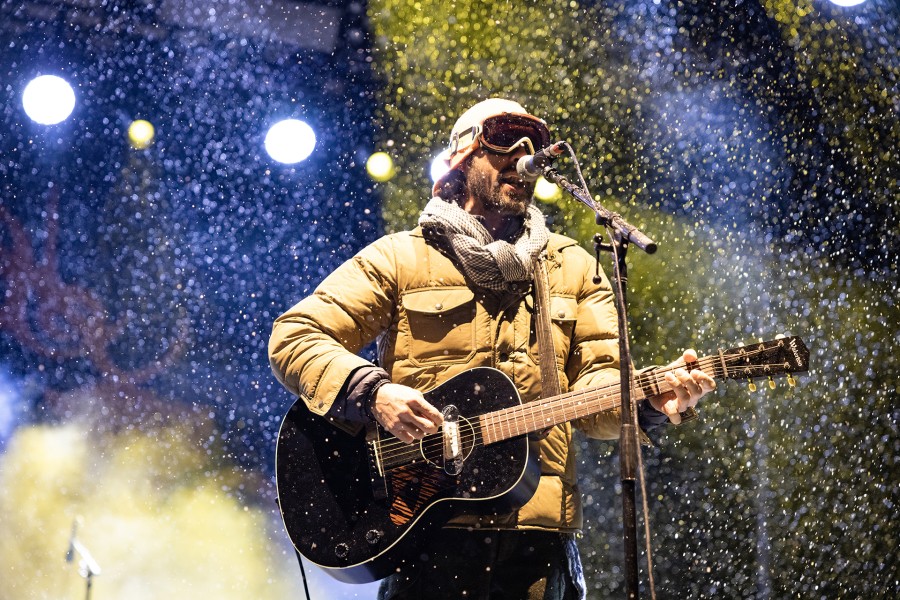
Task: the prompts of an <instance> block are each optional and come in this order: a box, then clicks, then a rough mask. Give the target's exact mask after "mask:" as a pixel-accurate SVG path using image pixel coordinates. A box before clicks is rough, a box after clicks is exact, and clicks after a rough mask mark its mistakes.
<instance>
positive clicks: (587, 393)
mask: <svg viewBox="0 0 900 600" xmlns="http://www.w3.org/2000/svg"><path fill="white" fill-rule="evenodd" d="M766 350H767V349H754V350H750V351H748V352H746V353H745V354H731V355H724V359H725V365H726V367H728V366H732V365H735V364H737V363H740V362H744V361H746V360H747V358H749V357H751V356H753V355H754V354H758V353H761V352H765V351H766ZM721 362H722V357H720V356H717V355H716V356H708V357H704V358H701V359H698V360H697V361H696V367H695V368H700V369H704V370H706V368H707V367H711V370H712V371H713V375H714V376H717V377H724V376H725V373H723V372H722V365H721ZM783 364H784V363H773V364H771V365H768V364H767V365H749V366H752V367H753V368H755V369H759V368H766V367H781V366H783ZM691 366H692V367H693V366H694V365H691ZM683 367H684V366H683V365H674V366H672V367H662V368H659V369H655V370H653V371H649V372H646V373H642V374H640V375H639V376H638V377H636V378H635V386H636V387H639V388H640V387H644V385H646V384H650V383H652V382H651V381H649V380H650V379H651V376H652V378H653V379H655V380H656V381H655V382H654V383H656V387H657V389H661V386H660V382H659V376H660V375H665V374H666V373H671V372H673V371H674V370H675V369H679V368H683ZM620 387H621V386H620V384H606V385H603V386H599V387H596V388H591V389H587V390H577V391H574V392H567V393H565V394H561V395H560V396H556V397H555V398H552V399H546V400H552V402H553V403H554V404H557V403H558V405H557V406H556V407H553V408H547V410H550V411H551V414H552V415H553V416H554V417H555V416H557V415H560V414H562V415H565V413H566V411H567V410H569V409H573V408H574V409H575V410H576V417H575V418H577V409H578V407H579V405H580V404H581V403H583V402H585V399H586V401H587V402H589V403H596V402H597V401H600V403H601V404H603V403H605V402H606V401H610V406H609V407H608V408H605V407H604V408H601V409H600V411H595V410H593V409H591V410H590V414H596V413H598V412H603V411H604V410H608V409H612V408H615V407H616V406H618V405H619V404H620V398H621V392H620V391H618V388H620ZM665 391H671V390H670V389H669V390H665ZM608 392H615V393H610V394H608V395H607V393H608ZM660 393H662V392H660ZM545 405H546V402H542V401H541V400H538V401H533V402H528V403H525V404H520V405H517V406H514V407H508V408H506V409H501V410H499V411H495V412H494V415H495V416H493V417H491V418H490V419H489V421H488V422H487V423H486V425H487V426H488V427H489V428H491V429H492V430H493V431H498V430H499V431H500V432H502V430H503V428H504V427H505V428H506V430H507V432H508V433H511V432H512V430H513V429H515V430H516V431H518V428H519V425H520V424H523V425H524V424H526V421H527V417H528V415H531V419H530V420H531V421H532V423H533V425H534V424H535V423H534V422H535V417H534V416H533V415H534V413H536V412H538V411H540V412H542V413H543V411H544V410H545V408H546V407H545ZM586 406H590V405H589V404H586ZM526 426H527V425H526ZM551 426H552V425H551ZM466 429H468V430H471V431H472V433H468V434H465V435H463V436H461V438H460V441H461V442H463V443H471V442H472V440H473V439H474V438H475V437H476V434H475V433H474V427H467V428H466ZM515 435H519V434H515ZM515 435H510V436H509V437H515ZM428 437H429V438H431V439H430V440H429V439H426V440H425V442H424V443H420V444H418V445H417V444H408V443H406V442H403V441H401V440H398V439H397V438H392V439H390V440H384V441H382V440H376V441H374V442H373V444H374V445H375V446H376V450H380V456H381V461H382V464H383V465H385V466H388V464H389V463H390V464H391V466H392V465H393V464H396V462H397V460H398V459H403V460H406V459H408V458H410V457H413V458H415V457H418V456H420V455H424V458H425V460H428V459H427V456H428V454H429V451H432V452H434V453H439V452H441V449H442V448H443V438H442V436H441V435H440V434H429V436H428ZM401 466H402V465H401Z"/></svg>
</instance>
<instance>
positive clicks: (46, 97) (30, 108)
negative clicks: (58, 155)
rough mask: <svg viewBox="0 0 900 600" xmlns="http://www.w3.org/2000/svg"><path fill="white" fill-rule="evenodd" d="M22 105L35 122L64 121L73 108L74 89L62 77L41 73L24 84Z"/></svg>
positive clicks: (53, 123)
mask: <svg viewBox="0 0 900 600" xmlns="http://www.w3.org/2000/svg"><path fill="white" fill-rule="evenodd" d="M22 106H23V108H24V109H25V114H27V115H28V116H29V117H31V119H32V120H33V121H35V122H36V123H40V124H41V125H56V124H57V123H61V122H63V121H65V120H66V119H67V118H68V117H69V115H71V114H72V111H73V110H74V109H75V91H74V90H73V89H72V86H71V85H69V82H68V81H66V80H65V79H63V78H62V77H57V76H56V75H41V76H39V77H35V78H34V79H32V80H31V81H30V82H29V83H28V85H26V86H25V90H24V91H23V92H22Z"/></svg>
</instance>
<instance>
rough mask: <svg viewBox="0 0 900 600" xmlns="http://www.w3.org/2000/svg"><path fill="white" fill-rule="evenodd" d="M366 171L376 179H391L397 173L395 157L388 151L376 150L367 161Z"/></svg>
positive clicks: (382, 180)
mask: <svg viewBox="0 0 900 600" xmlns="http://www.w3.org/2000/svg"><path fill="white" fill-rule="evenodd" d="M366 171H368V173H369V177H371V178H372V179H374V180H375V181H381V182H384V181H390V180H391V179H393V177H394V175H396V173H397V172H396V170H395V169H394V159H393V158H391V156H390V154H388V153H387V152H375V153H374V154H372V156H370V157H369V160H367V161H366Z"/></svg>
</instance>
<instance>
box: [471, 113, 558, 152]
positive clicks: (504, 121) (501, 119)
mask: <svg viewBox="0 0 900 600" xmlns="http://www.w3.org/2000/svg"><path fill="white" fill-rule="evenodd" d="M522 138H526V139H527V140H528V141H530V142H531V148H530V152H531V153H532V154H534V152H535V150H540V149H541V148H544V147H546V146H548V145H549V144H550V132H549V131H548V130H547V127H546V126H544V124H543V123H540V122H539V121H536V120H534V119H529V118H528V117H522V116H519V115H500V116H497V117H489V118H487V119H485V120H484V123H483V124H482V132H481V141H482V143H483V144H484V146H485V147H486V148H487V149H489V150H493V151H494V152H500V153H502V154H506V153H509V152H512V151H513V150H514V149H515V148H517V147H518V146H519V144H520V143H521V142H522Z"/></svg>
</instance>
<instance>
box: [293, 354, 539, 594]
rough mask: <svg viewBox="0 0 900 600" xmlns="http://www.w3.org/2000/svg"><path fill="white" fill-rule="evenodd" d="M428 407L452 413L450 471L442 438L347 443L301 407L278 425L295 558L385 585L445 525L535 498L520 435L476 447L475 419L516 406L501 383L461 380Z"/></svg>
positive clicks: (466, 376)
mask: <svg viewBox="0 0 900 600" xmlns="http://www.w3.org/2000/svg"><path fill="white" fill-rule="evenodd" d="M425 398H426V399H427V400H428V401H429V402H430V403H431V404H433V405H434V406H435V407H436V408H437V409H438V410H440V411H445V410H451V411H452V407H456V408H457V409H458V412H459V421H458V423H459V425H458V427H459V432H460V440H461V444H462V449H461V450H462V459H461V460H459V461H457V462H456V463H455V465H456V466H455V467H454V464H453V463H452V461H451V463H449V464H444V462H443V458H444V442H443V437H442V434H441V433H438V434H433V435H430V436H426V438H425V440H422V442H421V443H419V444H404V443H402V442H400V441H399V440H397V439H396V438H394V437H393V436H391V435H390V434H389V433H387V432H386V431H385V430H383V429H381V428H377V427H372V428H370V429H369V430H368V431H366V432H361V433H359V434H357V435H351V434H349V433H346V432H345V431H343V430H341V429H338V428H337V427H334V426H333V425H331V424H330V423H329V421H328V419H327V418H323V417H320V416H318V415H314V414H312V413H311V412H310V411H309V410H308V409H307V408H306V405H305V404H304V402H303V401H302V400H297V401H296V402H295V403H294V405H293V407H291V409H290V411H289V412H288V414H287V416H286V417H285V419H284V421H283V422H282V425H281V430H280V431H279V434H278V444H277V447H276V454H275V463H276V465H275V468H276V484H277V491H278V501H279V505H280V508H281V513H282V517H283V519H284V525H285V528H286V530H287V532H288V535H289V537H290V539H291V541H292V542H293V544H294V547H295V548H296V549H297V551H298V552H299V553H300V554H301V555H303V557H305V558H306V559H308V560H309V561H311V562H313V563H315V564H317V565H319V566H320V567H322V568H323V569H325V570H326V571H327V572H328V573H329V574H330V575H332V576H333V577H335V578H336V579H339V580H341V581H346V582H351V583H365V582H370V581H375V580H377V579H381V578H383V577H386V576H387V575H390V574H391V573H393V572H395V571H396V569H398V568H400V569H402V568H403V566H404V565H406V564H410V563H412V562H414V561H415V562H418V560H419V558H418V553H417V552H416V549H417V548H418V547H419V546H420V542H421V541H422V540H424V539H427V537H428V535H429V533H430V532H432V531H434V529H435V528H438V527H440V526H442V525H443V524H444V523H446V522H447V520H448V519H450V518H451V517H452V516H454V515H456V514H459V513H461V512H464V513H468V514H473V513H475V514H492V513H493V514H499V513H505V512H509V511H510V510H512V509H514V508H517V507H519V506H522V505H523V504H524V503H525V502H527V501H528V500H529V499H530V498H531V496H532V495H533V494H534V490H535V489H536V487H537V482H538V479H539V477H540V465H539V454H538V451H537V444H535V443H533V442H530V441H529V438H528V437H527V436H524V435H523V436H517V437H512V438H510V439H507V440H504V441H500V442H496V443H492V444H489V445H485V444H484V443H483V440H482V438H481V429H480V425H479V421H478V417H479V416H480V415H483V414H485V413H488V412H492V411H497V410H500V409H505V408H509V407H514V406H517V405H519V404H520V403H521V400H520V398H519V395H518V392H517V391H516V388H515V386H514V385H513V383H512V382H511V381H510V380H509V379H508V378H507V377H506V376H505V375H503V373H501V372H500V371H497V370H496V369H492V368H488V367H481V368H477V369H473V370H471V371H466V372H465V373H462V374H460V375H458V376H456V377H454V378H452V379H451V380H449V381H447V382H445V383H444V384H442V385H441V386H439V387H437V388H435V389H434V390H431V391H430V392H428V393H426V394H425ZM448 407H449V409H448ZM454 473H455V474H454Z"/></svg>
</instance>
